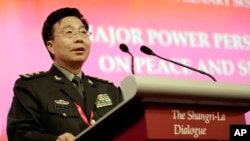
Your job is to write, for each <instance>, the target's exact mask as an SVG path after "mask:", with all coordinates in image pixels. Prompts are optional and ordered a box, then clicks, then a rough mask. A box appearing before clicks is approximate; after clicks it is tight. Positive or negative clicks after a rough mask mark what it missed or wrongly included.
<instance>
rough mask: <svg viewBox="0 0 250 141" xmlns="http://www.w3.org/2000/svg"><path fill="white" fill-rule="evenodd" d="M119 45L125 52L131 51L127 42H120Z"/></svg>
mask: <svg viewBox="0 0 250 141" xmlns="http://www.w3.org/2000/svg"><path fill="white" fill-rule="evenodd" d="M119 47H120V49H121V50H122V51H123V52H129V51H128V46H127V45H125V44H123V43H122V44H120V46H119Z"/></svg>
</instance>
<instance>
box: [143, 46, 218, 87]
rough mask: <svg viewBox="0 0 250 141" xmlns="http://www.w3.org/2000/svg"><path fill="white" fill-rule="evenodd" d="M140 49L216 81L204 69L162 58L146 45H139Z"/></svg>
mask: <svg viewBox="0 0 250 141" xmlns="http://www.w3.org/2000/svg"><path fill="white" fill-rule="evenodd" d="M140 50H141V52H143V53H145V54H147V55H153V56H156V57H158V58H160V59H163V60H165V61H168V62H171V63H174V64H176V65H180V66H182V67H185V68H188V69H190V70H193V71H196V72H199V73H201V74H204V75H206V76H208V77H210V78H211V79H213V81H214V82H216V79H215V78H214V77H213V76H212V75H210V74H208V73H206V72H204V71H201V70H197V69H195V68H192V67H189V66H186V65H184V64H181V63H178V62H175V61H173V60H169V59H166V58H163V57H161V56H159V55H157V54H155V53H154V52H153V51H152V50H151V49H150V48H148V47H146V46H141V48H140Z"/></svg>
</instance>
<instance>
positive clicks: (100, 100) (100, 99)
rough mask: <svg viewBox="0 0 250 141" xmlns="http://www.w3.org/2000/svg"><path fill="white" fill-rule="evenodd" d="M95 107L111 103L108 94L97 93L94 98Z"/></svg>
mask: <svg viewBox="0 0 250 141" xmlns="http://www.w3.org/2000/svg"><path fill="white" fill-rule="evenodd" d="M95 104H96V108H101V107H105V106H110V105H112V101H111V99H110V97H109V95H108V94H99V95H98V96H97V98H96V102H95Z"/></svg>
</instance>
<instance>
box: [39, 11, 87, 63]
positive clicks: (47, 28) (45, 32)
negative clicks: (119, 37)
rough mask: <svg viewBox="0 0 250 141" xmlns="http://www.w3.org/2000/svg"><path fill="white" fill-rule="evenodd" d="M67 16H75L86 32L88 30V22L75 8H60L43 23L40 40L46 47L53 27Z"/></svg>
mask: <svg viewBox="0 0 250 141" xmlns="http://www.w3.org/2000/svg"><path fill="white" fill-rule="evenodd" d="M68 16H75V17H77V18H79V19H80V20H81V21H82V23H83V25H84V26H85V28H86V30H89V24H88V21H87V20H86V19H85V18H84V17H83V15H82V14H81V13H80V12H79V10H78V9H76V8H70V7H65V8H60V9H58V10H55V11H53V12H52V13H50V14H49V16H48V17H47V19H46V20H45V21H44V23H43V27H42V38H43V42H44V44H45V46H46V43H47V41H49V40H51V39H53V32H54V31H53V25H54V24H55V23H56V22H58V21H60V20H61V19H62V18H64V17H68ZM49 54H50V57H51V58H52V59H54V56H53V54H51V53H50V52H49Z"/></svg>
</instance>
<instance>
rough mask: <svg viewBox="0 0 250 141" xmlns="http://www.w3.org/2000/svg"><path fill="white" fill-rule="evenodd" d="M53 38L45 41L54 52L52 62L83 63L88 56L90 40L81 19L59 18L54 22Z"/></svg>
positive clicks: (61, 64)
mask: <svg viewBox="0 0 250 141" xmlns="http://www.w3.org/2000/svg"><path fill="white" fill-rule="evenodd" d="M53 28H54V34H53V35H54V38H53V40H50V41H48V42H47V48H48V50H49V51H50V52H51V53H52V54H54V62H55V63H56V64H58V65H60V66H65V65H66V66H68V65H70V64H72V63H78V64H79V63H84V62H85V61H86V59H87V58H88V56H89V52H90V46H91V42H90V39H89V36H88V35H87V34H84V33H86V32H87V30H86V29H85V26H84V25H83V24H82V22H81V20H80V19H78V18H77V17H74V16H69V17H65V18H63V19H61V20H60V21H58V22H57V23H55V24H54V26H53Z"/></svg>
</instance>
